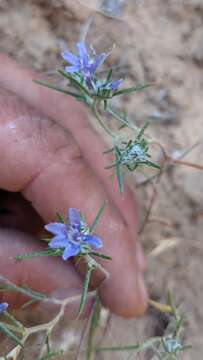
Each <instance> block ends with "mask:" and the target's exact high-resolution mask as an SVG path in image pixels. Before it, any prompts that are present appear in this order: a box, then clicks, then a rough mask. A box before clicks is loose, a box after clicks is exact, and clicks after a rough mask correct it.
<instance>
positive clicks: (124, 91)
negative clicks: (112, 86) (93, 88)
mask: <svg viewBox="0 0 203 360" xmlns="http://www.w3.org/2000/svg"><path fill="white" fill-rule="evenodd" d="M152 85H154V84H143V85H141V84H138V85H135V86H132V87H129V88H127V89H121V90H118V91H116V92H115V93H114V94H113V96H118V95H122V94H130V93H132V92H135V91H141V90H143V89H146V88H147V87H149V86H152Z"/></svg>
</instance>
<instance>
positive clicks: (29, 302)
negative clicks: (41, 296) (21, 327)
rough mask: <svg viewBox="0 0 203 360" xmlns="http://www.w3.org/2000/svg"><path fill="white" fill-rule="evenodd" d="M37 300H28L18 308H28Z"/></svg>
mask: <svg viewBox="0 0 203 360" xmlns="http://www.w3.org/2000/svg"><path fill="white" fill-rule="evenodd" d="M36 301H37V300H28V301H26V302H25V303H24V304H23V305H22V306H21V307H20V308H21V309H26V308H27V307H28V306H30V305H32V304H34V303H35V302H36Z"/></svg>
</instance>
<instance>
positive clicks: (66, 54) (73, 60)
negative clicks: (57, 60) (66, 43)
mask: <svg viewBox="0 0 203 360" xmlns="http://www.w3.org/2000/svg"><path fill="white" fill-rule="evenodd" d="M61 56H62V58H63V59H64V60H66V61H67V62H68V63H70V64H71V65H78V64H79V61H80V60H79V59H78V57H77V56H76V55H74V54H72V53H71V52H70V51H68V50H65V51H63V52H62V53H61Z"/></svg>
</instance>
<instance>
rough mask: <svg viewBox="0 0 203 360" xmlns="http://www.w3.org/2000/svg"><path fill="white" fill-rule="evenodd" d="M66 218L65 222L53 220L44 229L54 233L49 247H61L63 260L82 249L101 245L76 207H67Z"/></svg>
mask: <svg viewBox="0 0 203 360" xmlns="http://www.w3.org/2000/svg"><path fill="white" fill-rule="evenodd" d="M68 220H69V222H68V223H67V224H64V223H60V222H55V223H50V224H48V225H46V226H45V229H46V230H47V231H49V232H51V233H52V234H53V235H54V237H53V239H52V240H51V241H50V242H49V247H50V248H51V249H63V250H64V251H63V254H62V259H63V260H68V259H69V258H70V257H72V256H76V255H78V254H80V253H81V251H82V250H83V249H85V250H90V249H91V247H93V248H100V247H102V246H103V244H102V241H101V239H100V238H99V237H97V236H93V235H91V234H90V231H89V229H88V227H87V226H86V224H85V223H84V221H83V219H82V218H81V216H80V214H79V212H78V211H77V210H76V209H73V208H70V209H69V211H68Z"/></svg>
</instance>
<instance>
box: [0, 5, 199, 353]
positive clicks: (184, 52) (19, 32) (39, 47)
mask: <svg viewBox="0 0 203 360" xmlns="http://www.w3.org/2000/svg"><path fill="white" fill-rule="evenodd" d="M85 3H86V2H84V1H77V0H75V1H74V2H73V1H69V0H60V1H57V2H56V1H54V0H52V1H45V0H44V1H34V0H30V1H29V2H27V1H25V0H23V1H15V0H10V1H9V2H7V1H6V0H2V1H1V2H0V34H1V36H0V49H1V51H2V52H5V53H7V54H9V55H11V56H12V57H13V58H14V59H16V60H17V61H19V62H21V63H22V64H25V65H26V66H30V67H35V68H36V69H37V70H39V71H41V72H44V73H46V74H47V75H50V81H53V79H52V74H53V73H54V70H55V68H56V67H57V66H58V65H59V64H61V59H60V55H59V54H60V49H61V48H62V49H64V48H65V46H66V44H68V46H69V48H71V49H73V46H74V43H75V42H77V41H78V39H79V38H80V39H84V38H86V39H87V40H88V42H90V43H93V44H94V46H95V47H96V48H97V49H98V50H102V51H107V50H108V51H109V50H111V49H112V47H113V45H114V44H116V46H115V48H114V49H113V51H112V55H111V57H110V58H109V65H113V66H115V64H116V66H115V71H117V76H118V78H122V77H124V78H125V79H126V85H130V84H134V83H143V82H156V83H157V84H156V86H154V87H152V88H149V89H148V90H145V91H143V92H142V93H138V94H137V95H134V96H125V97H123V98H122V99H119V100H117V103H116V105H118V106H125V107H127V108H128V111H129V116H130V117H131V119H133V120H134V121H135V122H136V124H137V125H139V126H142V125H143V124H144V122H145V121H146V120H150V127H149V129H148V134H150V136H152V137H153V138H155V139H156V140H157V141H158V142H160V143H161V144H162V145H163V146H164V148H165V150H166V151H167V153H168V154H170V155H171V156H172V157H178V156H181V155H182V154H183V153H184V151H186V150H189V149H190V148H191V147H192V146H193V145H194V144H196V143H197V146H195V147H194V149H192V150H191V151H189V152H188V154H187V155H186V157H185V158H184V160H185V161H188V162H193V163H200V164H203V159H202V156H201V155H200V154H202V150H203V144H202V136H203V133H202V127H203V118H202V113H203V103H202V96H203V77H202V69H203V27H202V23H203V2H202V1H201V0H186V1H185V0H179V1H161V0H154V1H153V2H152V1H150V0H137V1H135V0H132V1H131V0H129V1H127V2H125V4H122V5H123V9H122V11H121V10H119V12H118V14H116V15H115V16H114V17H112V16H106V14H105V13H104V12H103V13H101V12H100V11H97V10H98V9H99V2H98V4H97V2H92V1H90V2H89V6H87V5H85ZM152 3H153V4H152ZM107 15H109V14H107ZM14 81H15V79H14ZM22 86H26V84H22ZM152 154H153V156H154V157H155V158H156V157H157V158H160V157H161V152H160V148H159V146H157V145H153V146H152ZM144 179H145V177H144V176H143V174H142V173H141V172H138V173H137V174H136V175H135V176H134V177H133V178H131V179H129V182H130V185H131V187H132V188H133V189H134V191H135V193H136V196H137V198H138V203H139V209H140V224H141V226H142V224H143V223H144V221H145V216H146V213H147V211H148V208H149V204H150V202H151V199H152V196H153V207H152V209H151V212H150V214H149V216H148V220H147V224H146V226H144V231H142V234H141V241H142V244H143V246H144V248H145V254H146V257H147V273H146V280H147V283H148V287H149V293H150V297H151V298H153V299H155V300H157V301H160V302H166V298H167V290H168V289H171V290H172V292H173V294H174V297H175V301H176V303H177V304H180V305H181V309H182V311H184V312H185V314H186V316H187V327H186V333H185V343H187V344H191V345H192V349H191V350H190V351H189V352H186V353H184V354H183V355H182V359H184V360H187V359H191V358H193V359H195V360H200V359H202V352H203V345H202V341H201V338H202V335H201V334H202V333H203V309H202V298H203V286H202V277H201V273H202V254H203V245H202V232H203V200H202V199H203V195H202V194H203V181H202V172H201V171H200V170H197V169H195V168H192V167H187V166H183V165H176V166H171V167H169V168H168V169H167V170H166V171H165V172H164V174H163V175H162V176H161V178H159V180H158V181H157V182H156V181H155V182H154V187H155V188H156V189H155V190H156V191H155V193H154V187H152V186H151V185H150V184H148V185H147V186H146V185H144V184H143V181H144ZM153 194H154V195H153ZM36 316H37V315H36ZM44 317H45V315H44ZM35 321H37V320H35ZM168 321H169V320H168V317H167V316H166V315H164V314H162V315H160V313H159V312H157V311H155V310H153V309H152V308H149V309H148V312H147V314H146V315H145V316H144V317H143V318H141V319H136V320H122V319H120V318H118V317H113V319H112V321H111V324H110V327H109V329H108V334H107V338H106V342H105V345H111V346H113V345H117V344H119V345H122V344H123V345H126V344H133V343H138V342H139V341H142V340H144V339H146V338H149V337H151V336H156V335H157V336H160V335H163V334H164V332H165V329H166V328H167V325H168ZM79 328H80V323H79V324H76V326H75V325H74V326H73V325H71V326H68V327H67V326H65V325H64V330H65V329H66V330H67V332H66V334H67V335H66V336H64V338H63V339H62V338H61V335H60V336H59V337H58V340H57V341H58V343H57V345H58V346H59V347H61V346H62V348H63V347H64V348H65V349H66V350H68V348H69V347H72V346H73V345H74V343H75V342H77V341H78V336H79V331H77V330H79ZM67 338H68V339H69V340H68V341H66V340H67ZM126 356H127V355H126ZM146 356H147V357H145V359H148V358H149V356H150V354H147V355H146ZM69 358H70V359H71V355H69ZM123 358H124V354H121V353H118V354H114V355H112V354H109V355H107V354H105V359H123ZM141 358H142V357H141V356H140V359H141ZM143 359H144V358H143Z"/></svg>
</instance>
